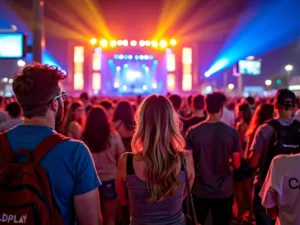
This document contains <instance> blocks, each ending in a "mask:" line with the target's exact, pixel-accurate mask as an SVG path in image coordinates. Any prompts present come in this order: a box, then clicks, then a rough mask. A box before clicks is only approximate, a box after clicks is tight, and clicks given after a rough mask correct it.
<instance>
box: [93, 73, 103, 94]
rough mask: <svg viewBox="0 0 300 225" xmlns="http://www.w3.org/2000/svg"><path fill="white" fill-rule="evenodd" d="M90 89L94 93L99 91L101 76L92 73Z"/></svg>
mask: <svg viewBox="0 0 300 225" xmlns="http://www.w3.org/2000/svg"><path fill="white" fill-rule="evenodd" d="M92 79H93V80H92V88H93V90H94V91H99V90H100V89H101V74H100V73H98V72H95V73H93V78H92Z"/></svg>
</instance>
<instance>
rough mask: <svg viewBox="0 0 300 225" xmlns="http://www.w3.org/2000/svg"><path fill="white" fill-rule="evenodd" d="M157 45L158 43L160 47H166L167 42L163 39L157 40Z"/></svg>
mask: <svg viewBox="0 0 300 225" xmlns="http://www.w3.org/2000/svg"><path fill="white" fill-rule="evenodd" d="M159 45H160V47H161V48H166V47H167V46H168V43H167V42H166V41H165V40H161V41H160V42H159Z"/></svg>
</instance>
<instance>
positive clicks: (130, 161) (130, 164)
mask: <svg viewBox="0 0 300 225" xmlns="http://www.w3.org/2000/svg"><path fill="white" fill-rule="evenodd" d="M126 174H127V175H134V174H135V171H134V167H133V154H131V153H129V154H128V155H127V161H126Z"/></svg>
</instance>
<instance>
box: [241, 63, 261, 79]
mask: <svg viewBox="0 0 300 225" xmlns="http://www.w3.org/2000/svg"><path fill="white" fill-rule="evenodd" d="M238 73H239V74H243V75H260V74H261V61H255V60H240V61H239V62H238Z"/></svg>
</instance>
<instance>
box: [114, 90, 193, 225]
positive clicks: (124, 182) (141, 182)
mask: <svg viewBox="0 0 300 225" xmlns="http://www.w3.org/2000/svg"><path fill="white" fill-rule="evenodd" d="M178 123H179V121H178V118H177V116H176V112H175V111H174V109H173V108H172V105H171V103H170V101H169V100H167V99H166V98H165V97H163V96H160V95H152V96H150V97H148V98H146V99H145V100H144V101H143V102H142V104H141V105H140V107H139V109H138V112H137V114H136V124H137V128H136V131H135V134H134V136H133V140H132V151H133V153H125V154H123V155H122V156H121V157H120V160H119V164H118V170H117V175H116V190H117V193H118V197H119V200H120V203H121V204H123V205H127V204H129V205H130V208H131V225H138V224H143V225H147V224H155V225H160V224H173V225H176V224H178V225H181V224H182V225H183V224H185V218H184V215H183V213H182V201H183V199H184V196H185V187H186V182H185V176H184V169H183V167H182V164H181V161H180V154H182V155H183V156H184V158H185V161H186V164H187V172H188V178H189V183H190V185H192V184H193V182H194V177H195V171H194V166H193V159H192V155H191V153H190V152H186V151H183V148H184V145H185V143H184V139H183V137H182V136H181V134H180V130H179V128H178ZM127 193H128V194H127Z"/></svg>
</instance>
